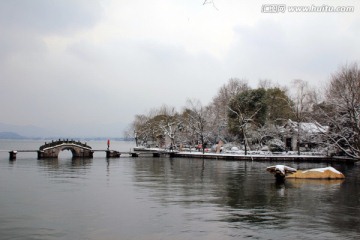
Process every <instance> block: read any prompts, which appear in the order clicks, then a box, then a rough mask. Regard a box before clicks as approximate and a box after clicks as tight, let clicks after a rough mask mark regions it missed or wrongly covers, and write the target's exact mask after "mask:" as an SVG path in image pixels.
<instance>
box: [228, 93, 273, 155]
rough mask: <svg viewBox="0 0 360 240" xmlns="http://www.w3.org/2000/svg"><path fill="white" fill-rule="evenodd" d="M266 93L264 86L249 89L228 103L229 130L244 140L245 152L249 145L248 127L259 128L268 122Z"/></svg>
mask: <svg viewBox="0 0 360 240" xmlns="http://www.w3.org/2000/svg"><path fill="white" fill-rule="evenodd" d="M265 95H266V91H265V89H263V88H259V89H255V90H248V91H245V92H242V93H240V94H238V95H237V96H235V97H234V98H233V99H232V100H231V101H230V104H229V105H228V126H229V130H230V132H232V133H234V134H236V135H238V137H239V139H240V140H242V141H244V146H245V154H247V148H248V146H249V142H248V138H249V136H248V135H247V134H248V128H249V127H252V128H258V127H261V126H263V125H264V124H265V122H266V113H267V105H266V101H265V99H266V96H265Z"/></svg>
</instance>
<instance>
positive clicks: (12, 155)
mask: <svg viewBox="0 0 360 240" xmlns="http://www.w3.org/2000/svg"><path fill="white" fill-rule="evenodd" d="M16 154H17V151H10V152H9V160H10V161H14V160H16Z"/></svg>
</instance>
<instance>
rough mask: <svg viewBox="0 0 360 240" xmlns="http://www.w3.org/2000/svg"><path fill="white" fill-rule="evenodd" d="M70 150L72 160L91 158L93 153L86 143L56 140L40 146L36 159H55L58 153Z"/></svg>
mask: <svg viewBox="0 0 360 240" xmlns="http://www.w3.org/2000/svg"><path fill="white" fill-rule="evenodd" d="M64 150H70V151H71V152H72V155H73V158H92V157H93V153H94V151H93V150H92V148H91V147H90V146H88V145H87V144H86V143H82V142H80V141H74V140H60V139H59V140H57V141H52V142H50V143H45V144H44V145H42V146H40V148H39V151H38V159H42V158H57V157H58V156H59V153H60V152H61V151H64Z"/></svg>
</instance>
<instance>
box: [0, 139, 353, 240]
mask: <svg viewBox="0 0 360 240" xmlns="http://www.w3.org/2000/svg"><path fill="white" fill-rule="evenodd" d="M42 144H43V142H42V141H0V149H6V150H8V149H38V148H39V147H40V145H42ZM88 144H89V145H90V146H92V148H93V149H105V148H106V142H105V141H104V142H95V141H90V142H88ZM131 147H133V143H129V142H114V141H113V142H112V143H111V148H112V149H114V150H121V151H128V150H130V148H131ZM36 157H37V155H36V153H18V155H17V160H16V161H13V162H12V161H9V159H8V158H9V156H8V153H7V152H0V194H1V195H0V239H1V240H4V239H11V240H13V239H47V240H48V239H64V240H65V239H66V240H68V239H89V240H93V239H102V240H108V239H131V240H132V239H134V240H135V239H136V240H150V239H151V240H158V239H169V240H172V239H174V240H179V239H210V240H211V239H214V240H215V239H216V240H218V239H222V240H223V239H360V227H359V226H360V178H359V176H360V165H359V164H355V165H352V166H349V165H341V164H335V165H333V167H335V168H336V169H338V170H340V171H341V172H343V173H344V174H345V176H346V179H345V180H344V181H317V180H312V181H310V180H308V181H304V180H303V181H299V180H297V181H296V180H292V181H290V180H287V181H286V182H285V183H283V184H278V183H276V182H275V179H274V177H273V176H272V175H270V174H269V173H267V172H266V171H265V169H266V167H267V166H270V165H274V164H280V163H269V162H266V163H265V162H251V161H247V162H236V161H222V160H221V161H220V160H201V159H183V158H173V159H170V158H166V157H164V158H152V157H148V158H146V157H139V158H131V157H124V156H122V157H121V158H117V159H109V160H107V159H106V158H105V153H95V157H94V158H93V159H87V160H72V159H71V153H70V152H68V151H63V152H61V154H60V156H59V159H58V160H37V159H36ZM287 165H290V166H291V167H295V168H298V169H308V168H318V167H325V166H327V164H319V163H301V164H298V163H287Z"/></svg>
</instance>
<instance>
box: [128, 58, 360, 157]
mask: <svg viewBox="0 0 360 240" xmlns="http://www.w3.org/2000/svg"><path fill="white" fill-rule="evenodd" d="M126 134H127V135H128V136H132V137H133V138H134V139H135V141H136V145H137V146H140V145H141V146H145V147H159V148H167V149H170V148H171V150H173V149H177V150H182V151H184V150H188V151H202V152H203V153H204V152H205V151H217V152H220V151H221V152H222V153H224V152H238V153H239V154H244V155H247V154H249V153H254V152H257V153H283V154H296V155H300V154H313V155H314V154H318V155H323V156H346V157H350V158H354V159H359V158H360V68H359V65H358V64H357V63H352V64H347V65H343V66H341V67H340V68H339V69H338V70H337V71H335V72H334V73H333V74H332V75H331V77H330V79H329V81H328V82H327V83H326V85H325V86H324V87H323V88H322V89H319V88H313V87H311V86H310V84H309V83H308V82H306V81H304V80H300V79H296V80H293V81H292V85H291V88H290V90H289V89H288V88H287V87H283V86H279V85H276V84H273V83H272V82H271V81H269V80H260V81H259V84H258V87H257V88H251V87H250V86H249V84H248V82H247V81H246V80H243V79H237V78H232V79H230V80H229V81H228V82H227V83H226V84H224V85H223V86H222V87H221V88H220V89H219V90H218V92H217V94H216V96H214V97H213V99H212V101H211V102H210V103H209V104H207V105H203V104H202V103H201V102H200V101H199V100H187V102H186V104H185V106H184V107H183V109H182V110H181V111H177V110H176V109H175V108H174V107H169V106H167V105H163V106H161V107H159V108H157V109H153V110H151V111H150V112H149V113H146V114H139V115H136V116H135V117H134V120H133V122H132V123H131V126H130V127H129V129H128V130H127V131H126Z"/></svg>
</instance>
